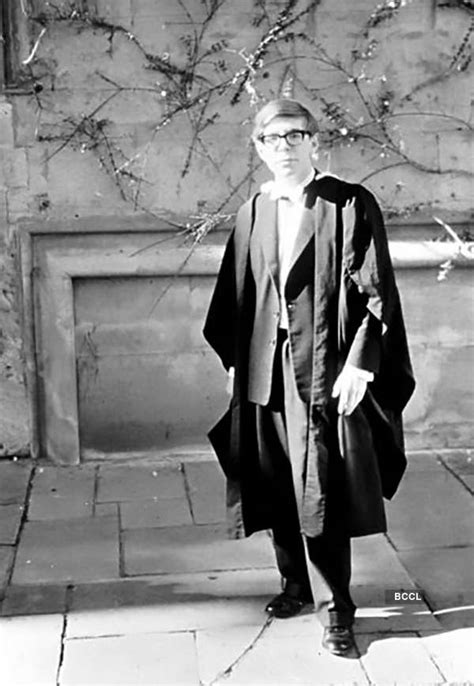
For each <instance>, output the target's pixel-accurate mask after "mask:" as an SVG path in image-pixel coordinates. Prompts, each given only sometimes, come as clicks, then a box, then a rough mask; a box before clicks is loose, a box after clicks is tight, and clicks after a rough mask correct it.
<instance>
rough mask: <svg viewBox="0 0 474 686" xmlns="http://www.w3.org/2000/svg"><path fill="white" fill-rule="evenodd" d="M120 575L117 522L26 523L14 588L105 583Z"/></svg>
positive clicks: (94, 520)
mask: <svg viewBox="0 0 474 686" xmlns="http://www.w3.org/2000/svg"><path fill="white" fill-rule="evenodd" d="M118 575H119V531H118V522H117V520H116V519H115V518H113V517H98V518H91V519H71V520H59V521H56V522H26V524H25V526H24V529H23V532H22V535H21V540H20V545H19V547H18V553H17V557H16V561H15V568H14V571H13V583H14V584H38V583H40V582H44V583H57V582H61V581H64V582H74V581H91V580H94V579H102V580H103V579H114V578H117V577H118Z"/></svg>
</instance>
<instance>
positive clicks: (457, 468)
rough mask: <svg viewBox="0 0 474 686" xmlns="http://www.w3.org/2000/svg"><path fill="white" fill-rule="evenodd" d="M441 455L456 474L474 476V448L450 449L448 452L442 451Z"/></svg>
mask: <svg viewBox="0 0 474 686" xmlns="http://www.w3.org/2000/svg"><path fill="white" fill-rule="evenodd" d="M440 457H441V459H442V461H443V462H445V463H446V464H447V465H448V467H449V468H450V469H452V470H453V471H454V472H456V474H470V475H471V476H474V450H469V449H467V450H450V451H449V452H448V453H445V454H442V453H441V454H440Z"/></svg>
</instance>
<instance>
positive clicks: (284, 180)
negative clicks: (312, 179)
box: [274, 167, 314, 189]
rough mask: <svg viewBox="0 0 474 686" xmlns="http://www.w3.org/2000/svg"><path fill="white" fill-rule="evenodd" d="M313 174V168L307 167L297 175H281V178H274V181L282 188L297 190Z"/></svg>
mask: <svg viewBox="0 0 474 686" xmlns="http://www.w3.org/2000/svg"><path fill="white" fill-rule="evenodd" d="M313 172H314V170H313V168H312V167H308V168H307V169H305V170H304V171H302V172H300V173H299V174H285V175H281V176H275V178H274V181H275V183H277V184H278V185H279V186H283V187H286V188H289V189H292V188H297V187H298V186H300V185H301V184H302V183H303V181H305V179H307V178H308V176H310V174H312V173H313Z"/></svg>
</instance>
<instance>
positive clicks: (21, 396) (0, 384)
mask: <svg viewBox="0 0 474 686" xmlns="http://www.w3.org/2000/svg"><path fill="white" fill-rule="evenodd" d="M0 366H1V365H0ZM2 376H3V375H2ZM28 453H29V425H28V407H27V403H26V394H25V389H24V387H23V386H22V385H21V384H20V383H18V382H17V381H15V380H14V379H8V378H5V376H3V378H2V379H1V381H0V456H5V455H11V456H14V455H18V456H20V455H27V454H28Z"/></svg>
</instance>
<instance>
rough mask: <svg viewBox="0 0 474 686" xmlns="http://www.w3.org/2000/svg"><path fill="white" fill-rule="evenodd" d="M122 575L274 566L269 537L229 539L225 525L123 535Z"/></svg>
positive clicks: (126, 533)
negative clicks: (123, 572)
mask: <svg viewBox="0 0 474 686" xmlns="http://www.w3.org/2000/svg"><path fill="white" fill-rule="evenodd" d="M123 549H124V560H125V573H126V574H127V575H128V576H133V575H141V574H164V573H166V574H170V573H174V572H177V573H183V572H199V571H206V570H224V569H245V568H252V567H269V566H273V565H274V562H275V560H274V552H273V546H272V543H271V541H270V537H269V536H268V534H267V533H266V532H259V533H257V534H254V535H253V536H251V537H250V538H246V539H239V540H229V539H228V537H227V532H226V527H225V525H218V524H213V525H204V526H180V527H169V528H166V529H137V530H132V531H125V532H124V534H123Z"/></svg>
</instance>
